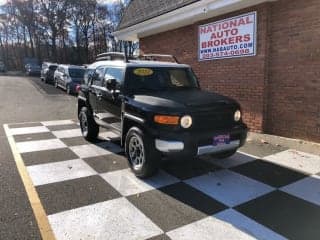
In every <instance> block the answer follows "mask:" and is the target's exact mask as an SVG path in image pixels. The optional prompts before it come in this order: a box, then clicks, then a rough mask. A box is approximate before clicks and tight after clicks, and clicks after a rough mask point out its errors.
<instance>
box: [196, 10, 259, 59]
mask: <svg viewBox="0 0 320 240" xmlns="http://www.w3.org/2000/svg"><path fill="white" fill-rule="evenodd" d="M256 26H257V13H256V12H251V13H247V14H243V15H240V16H236V17H233V18H228V19H224V20H222V21H218V22H213V23H209V24H206V25H202V26H199V52H198V55H199V61H205V60H212V59H220V58H234V57H246V56H255V55H256V44H257V41H256V32H257V31H256Z"/></svg>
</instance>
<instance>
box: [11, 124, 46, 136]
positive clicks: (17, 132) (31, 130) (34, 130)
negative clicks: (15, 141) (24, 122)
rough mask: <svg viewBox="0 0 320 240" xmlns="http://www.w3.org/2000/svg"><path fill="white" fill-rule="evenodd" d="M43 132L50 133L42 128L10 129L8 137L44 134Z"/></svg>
mask: <svg viewBox="0 0 320 240" xmlns="http://www.w3.org/2000/svg"><path fill="white" fill-rule="evenodd" d="M44 132H50V130H49V129H48V128H46V127H44V126H38V127H22V128H10V129H9V136H15V135H23V134H33V133H44Z"/></svg>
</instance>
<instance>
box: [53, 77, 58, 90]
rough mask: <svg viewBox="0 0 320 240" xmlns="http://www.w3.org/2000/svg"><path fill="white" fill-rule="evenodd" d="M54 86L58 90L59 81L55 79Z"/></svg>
mask: <svg viewBox="0 0 320 240" xmlns="http://www.w3.org/2000/svg"><path fill="white" fill-rule="evenodd" d="M54 86H55V87H56V88H58V80H57V79H54Z"/></svg>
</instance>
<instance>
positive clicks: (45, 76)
mask: <svg viewBox="0 0 320 240" xmlns="http://www.w3.org/2000/svg"><path fill="white" fill-rule="evenodd" d="M57 68H58V64H57V63H49V62H44V63H42V69H41V75H40V79H41V81H44V82H45V83H54V72H55V71H56V70H57Z"/></svg>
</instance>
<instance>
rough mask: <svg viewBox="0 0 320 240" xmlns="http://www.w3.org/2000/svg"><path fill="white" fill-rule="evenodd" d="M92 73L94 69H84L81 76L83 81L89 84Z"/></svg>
mask: <svg viewBox="0 0 320 240" xmlns="http://www.w3.org/2000/svg"><path fill="white" fill-rule="evenodd" d="M93 74H94V69H86V70H85V72H84V76H83V83H84V84H89V82H90V81H91V79H92V76H93Z"/></svg>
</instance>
